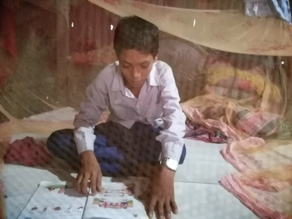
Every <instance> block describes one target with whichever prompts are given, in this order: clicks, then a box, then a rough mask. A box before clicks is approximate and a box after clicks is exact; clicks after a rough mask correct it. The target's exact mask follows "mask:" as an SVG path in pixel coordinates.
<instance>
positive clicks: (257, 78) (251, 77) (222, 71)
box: [207, 67, 282, 102]
mask: <svg viewBox="0 0 292 219" xmlns="http://www.w3.org/2000/svg"><path fill="white" fill-rule="evenodd" d="M234 70H235V69H234V68H233V67H216V68H209V69H208V71H207V82H208V83H210V84H212V85H215V84H217V83H218V82H219V81H221V80H225V79H229V78H232V77H234V76H235V74H236V77H237V78H239V79H244V80H247V81H249V82H250V83H251V85H252V86H253V87H254V88H255V91H256V93H257V95H258V96H262V95H263V93H264V90H265V89H268V90H269V93H270V95H269V97H270V100H271V101H275V102H281V99H282V96H281V92H280V90H279V88H278V87H277V86H276V85H274V84H273V83H271V82H270V81H269V80H268V79H267V78H265V77H263V76H261V75H259V74H252V73H250V72H249V71H244V70H240V69H236V73H235V71H234Z"/></svg>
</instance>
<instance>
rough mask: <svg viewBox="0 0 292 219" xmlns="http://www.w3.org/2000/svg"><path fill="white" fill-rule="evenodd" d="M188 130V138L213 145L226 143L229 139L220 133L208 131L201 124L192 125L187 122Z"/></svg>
mask: <svg viewBox="0 0 292 219" xmlns="http://www.w3.org/2000/svg"><path fill="white" fill-rule="evenodd" d="M186 125H187V128H186V135H185V137H186V138H191V139H195V140H199V141H204V142H212V143H226V142H227V137H226V136H225V135H224V134H223V133H221V132H220V131H215V130H212V129H207V128H205V127H204V126H201V125H199V124H195V123H192V122H191V121H189V120H187V123H186Z"/></svg>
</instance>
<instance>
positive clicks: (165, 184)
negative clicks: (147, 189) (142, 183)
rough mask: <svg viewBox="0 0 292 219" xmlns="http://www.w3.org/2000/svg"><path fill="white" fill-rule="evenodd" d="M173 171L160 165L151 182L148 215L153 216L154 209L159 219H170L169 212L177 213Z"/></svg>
mask: <svg viewBox="0 0 292 219" xmlns="http://www.w3.org/2000/svg"><path fill="white" fill-rule="evenodd" d="M174 176H175V172H174V171H172V170H170V169H168V168H167V167H161V169H160V171H159V172H158V173H157V175H156V176H155V177H154V180H153V184H152V197H151V202H150V206H149V212H148V215H149V217H150V218H152V216H153V212H154V210H156V214H157V216H158V218H159V219H170V218H171V212H172V213H174V214H177V212H178V210H177V206H176V203H175V198H174Z"/></svg>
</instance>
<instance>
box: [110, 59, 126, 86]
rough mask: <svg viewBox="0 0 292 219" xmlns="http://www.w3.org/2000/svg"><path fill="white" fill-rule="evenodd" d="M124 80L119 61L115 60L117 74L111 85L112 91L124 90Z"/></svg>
mask: <svg viewBox="0 0 292 219" xmlns="http://www.w3.org/2000/svg"><path fill="white" fill-rule="evenodd" d="M123 87H124V81H123V77H122V74H121V72H120V67H119V61H116V62H115V75H114V79H113V83H112V87H111V91H123Z"/></svg>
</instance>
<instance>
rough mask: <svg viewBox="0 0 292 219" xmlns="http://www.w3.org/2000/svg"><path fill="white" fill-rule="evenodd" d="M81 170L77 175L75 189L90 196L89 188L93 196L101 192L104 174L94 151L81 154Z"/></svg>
mask: <svg viewBox="0 0 292 219" xmlns="http://www.w3.org/2000/svg"><path fill="white" fill-rule="evenodd" d="M80 158H81V165H82V166H81V169H80V171H79V173H78V175H77V179H76V182H75V189H76V190H77V191H78V192H79V193H82V194H83V195H88V190H87V189H88V187H90V188H91V192H92V194H94V195H95V194H96V192H97V191H101V178H102V173H101V169H100V166H99V163H98V162H97V159H96V157H95V155H94V153H93V151H84V152H83V153H81V154H80ZM89 181H90V183H89Z"/></svg>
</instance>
